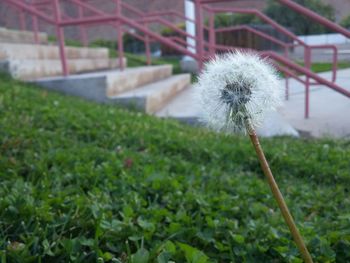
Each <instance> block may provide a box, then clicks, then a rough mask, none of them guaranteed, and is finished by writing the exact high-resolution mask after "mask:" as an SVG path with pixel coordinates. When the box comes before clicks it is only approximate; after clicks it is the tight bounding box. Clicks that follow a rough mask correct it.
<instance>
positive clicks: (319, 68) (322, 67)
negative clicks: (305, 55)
mask: <svg viewBox="0 0 350 263" xmlns="http://www.w3.org/2000/svg"><path fill="white" fill-rule="evenodd" d="M298 64H299V65H301V66H304V63H303V62H298ZM332 67H333V65H332V63H326V62H324V63H313V64H312V65H311V70H312V71H313V72H315V73H321V72H326V71H331V70H332ZM337 68H338V69H345V68H350V62H346V61H343V62H338V65H337Z"/></svg>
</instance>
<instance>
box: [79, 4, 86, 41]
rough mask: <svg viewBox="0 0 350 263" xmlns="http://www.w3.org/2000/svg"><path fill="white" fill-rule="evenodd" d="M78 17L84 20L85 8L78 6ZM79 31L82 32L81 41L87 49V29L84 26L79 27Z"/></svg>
mask: <svg viewBox="0 0 350 263" xmlns="http://www.w3.org/2000/svg"><path fill="white" fill-rule="evenodd" d="M78 15H79V18H84V10H83V8H82V7H81V6H80V5H78ZM79 31H80V41H81V42H82V43H83V45H84V46H85V47H87V46H88V40H87V36H86V28H85V26H84V25H80V26H79Z"/></svg>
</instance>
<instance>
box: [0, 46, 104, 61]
mask: <svg viewBox="0 0 350 263" xmlns="http://www.w3.org/2000/svg"><path fill="white" fill-rule="evenodd" d="M65 54H66V57H67V59H108V58H109V53H108V49H107V48H86V47H79V48H78V47H66V48H65ZM5 59H30V60H31V59H60V52H59V48H58V47H57V46H45V45H34V44H11V43H0V60H5Z"/></svg>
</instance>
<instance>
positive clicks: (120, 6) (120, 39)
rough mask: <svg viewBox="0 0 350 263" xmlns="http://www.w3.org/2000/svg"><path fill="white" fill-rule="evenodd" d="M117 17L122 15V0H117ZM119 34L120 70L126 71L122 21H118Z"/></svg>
mask: <svg viewBox="0 0 350 263" xmlns="http://www.w3.org/2000/svg"><path fill="white" fill-rule="evenodd" d="M115 3H116V8H117V15H121V14H122V5H121V0H115ZM117 34H118V61H119V69H120V70H124V61H123V60H124V43H123V24H122V22H121V21H120V20H118V21H117Z"/></svg>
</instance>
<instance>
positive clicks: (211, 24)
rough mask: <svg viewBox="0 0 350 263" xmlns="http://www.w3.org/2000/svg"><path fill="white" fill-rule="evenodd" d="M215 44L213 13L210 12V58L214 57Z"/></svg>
mask: <svg viewBox="0 0 350 263" xmlns="http://www.w3.org/2000/svg"><path fill="white" fill-rule="evenodd" d="M215 43H216V32H215V14H214V13H213V12H210V14H209V54H210V56H211V57H213V56H215Z"/></svg>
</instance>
